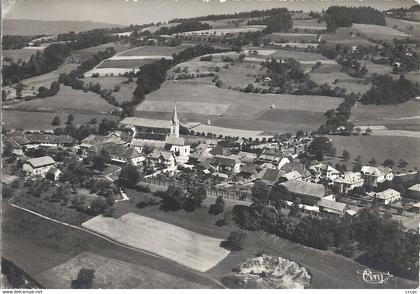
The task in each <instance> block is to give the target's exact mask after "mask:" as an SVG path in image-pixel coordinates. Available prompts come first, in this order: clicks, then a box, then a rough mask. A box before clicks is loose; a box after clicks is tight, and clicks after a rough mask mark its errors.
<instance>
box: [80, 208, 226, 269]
mask: <svg viewBox="0 0 420 294" xmlns="http://www.w3.org/2000/svg"><path fill="white" fill-rule="evenodd" d="M82 226H83V227H84V228H87V229H89V230H92V231H94V232H96V233H99V234H101V235H104V236H107V237H109V238H111V239H113V240H115V241H117V242H119V243H121V244H124V245H127V246H130V247H133V248H138V249H141V250H145V251H149V252H152V253H154V254H157V255H160V256H162V257H165V258H167V259H169V260H172V261H175V262H177V263H180V264H182V265H184V266H186V267H189V268H192V269H194V270H198V271H201V272H205V271H207V270H209V269H211V268H213V267H214V266H216V265H217V264H218V263H219V262H220V261H222V260H223V259H224V258H225V257H226V256H227V255H228V254H229V251H228V250H226V249H224V248H222V247H220V242H221V241H223V240H222V239H217V238H212V237H208V236H204V235H201V234H198V233H194V232H192V231H189V230H186V229H183V228H181V227H178V226H174V225H171V224H168V223H164V222H161V221H157V220H154V219H151V218H148V217H143V216H140V215H137V214H134V213H128V214H125V215H123V216H122V217H120V218H119V219H114V218H106V217H102V216H97V217H94V218H92V219H90V220H89V221H87V222H85V223H83V224H82Z"/></svg>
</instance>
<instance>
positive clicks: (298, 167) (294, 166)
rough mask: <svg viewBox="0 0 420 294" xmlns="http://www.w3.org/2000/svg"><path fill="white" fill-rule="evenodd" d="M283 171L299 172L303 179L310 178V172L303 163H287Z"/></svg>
mask: <svg viewBox="0 0 420 294" xmlns="http://www.w3.org/2000/svg"><path fill="white" fill-rule="evenodd" d="M281 169H282V170H284V171H286V172H292V171H298V172H299V173H300V174H301V175H302V176H303V177H308V176H310V173H309V171H308V170H307V169H306V168H305V166H304V165H303V164H302V163H301V162H295V161H293V162H290V163H286V164H285V165H283V166H282V167H281Z"/></svg>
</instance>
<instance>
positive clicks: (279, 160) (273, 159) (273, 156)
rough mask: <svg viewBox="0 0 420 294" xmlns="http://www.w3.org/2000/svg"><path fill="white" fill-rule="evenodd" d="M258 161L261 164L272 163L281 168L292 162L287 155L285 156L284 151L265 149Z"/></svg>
mask: <svg viewBox="0 0 420 294" xmlns="http://www.w3.org/2000/svg"><path fill="white" fill-rule="evenodd" d="M256 162H257V163H259V164H263V163H270V164H272V165H274V166H276V168H278V169H280V168H281V167H282V166H283V165H285V164H286V163H290V160H289V159H288V158H287V157H284V156H283V154H282V153H279V152H270V151H264V152H263V153H261V155H260V156H258V158H257V160H256Z"/></svg>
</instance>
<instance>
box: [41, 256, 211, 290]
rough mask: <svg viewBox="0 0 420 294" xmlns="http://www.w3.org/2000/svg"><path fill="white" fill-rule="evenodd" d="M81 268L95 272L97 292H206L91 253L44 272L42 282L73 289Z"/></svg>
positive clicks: (197, 286) (174, 279)
mask: <svg viewBox="0 0 420 294" xmlns="http://www.w3.org/2000/svg"><path fill="white" fill-rule="evenodd" d="M81 268H89V269H94V270H95V279H94V281H93V288H102V289H139V288H141V289H152V288H155V289H156V288H158V289H159V288H160V289H162V288H178V289H179V288H182V289H185V288H203V287H204V285H200V284H196V283H193V282H190V281H187V280H185V279H183V278H181V277H176V276H173V275H169V274H166V273H164V272H161V271H158V270H155V269H152V268H150V267H147V266H143V265H138V264H133V263H130V262H126V261H122V260H119V259H115V258H110V257H106V256H102V255H98V254H94V253H91V252H87V251H85V252H82V253H81V254H79V255H77V256H76V257H74V258H71V259H70V260H68V261H66V262H64V263H62V264H59V265H57V266H56V267H54V268H51V269H49V270H47V271H44V272H42V273H41V274H40V275H39V276H38V279H39V280H40V281H44V282H46V284H54V285H56V287H57V288H59V289H66V288H70V285H71V282H72V281H73V280H74V279H76V277H77V274H78V272H79V270H80V269H81Z"/></svg>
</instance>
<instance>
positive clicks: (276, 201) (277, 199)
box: [270, 185, 291, 210]
mask: <svg viewBox="0 0 420 294" xmlns="http://www.w3.org/2000/svg"><path fill="white" fill-rule="evenodd" d="M290 199H291V195H290V193H289V191H288V190H287V188H286V187H284V186H282V185H275V186H274V187H273V188H272V189H271V191H270V204H271V205H273V206H274V207H275V208H276V209H277V210H280V209H281V208H283V207H285V206H286V201H288V200H290Z"/></svg>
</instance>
